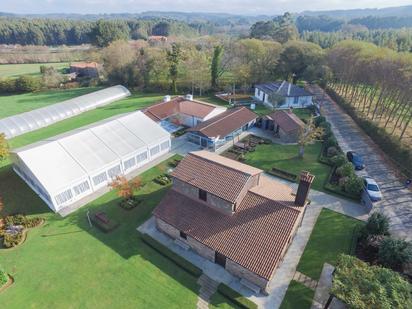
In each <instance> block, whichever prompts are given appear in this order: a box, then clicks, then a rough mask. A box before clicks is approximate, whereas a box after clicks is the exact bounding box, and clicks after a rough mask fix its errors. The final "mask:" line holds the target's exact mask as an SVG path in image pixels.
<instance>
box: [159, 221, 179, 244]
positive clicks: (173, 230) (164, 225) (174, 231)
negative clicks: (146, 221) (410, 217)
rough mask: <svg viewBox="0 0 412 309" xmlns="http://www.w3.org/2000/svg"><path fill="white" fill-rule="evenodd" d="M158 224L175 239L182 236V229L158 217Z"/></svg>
mask: <svg viewBox="0 0 412 309" xmlns="http://www.w3.org/2000/svg"><path fill="white" fill-rule="evenodd" d="M156 226H157V229H158V230H159V231H162V232H163V233H165V234H167V235H169V236H170V237H172V238H173V239H177V238H179V237H180V231H179V230H178V229H176V228H175V227H173V226H171V225H170V224H168V223H166V222H164V221H163V220H161V219H159V218H156Z"/></svg>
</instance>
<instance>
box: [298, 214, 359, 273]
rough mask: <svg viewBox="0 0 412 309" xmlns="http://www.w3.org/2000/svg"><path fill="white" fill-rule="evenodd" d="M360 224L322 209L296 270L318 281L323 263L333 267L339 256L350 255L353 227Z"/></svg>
mask: <svg viewBox="0 0 412 309" xmlns="http://www.w3.org/2000/svg"><path fill="white" fill-rule="evenodd" d="M362 224H363V222H362V221H359V220H356V219H354V218H351V217H348V216H345V215H342V214H340V213H337V212H334V211H332V210H329V209H326V208H324V209H322V212H321V213H320V215H319V217H318V220H317V221H316V224H315V227H314V228H313V231H312V234H311V235H310V238H309V241H308V243H307V245H306V248H305V251H304V252H303V255H302V257H301V259H300V261H299V264H298V267H297V270H298V271H299V272H301V273H303V274H305V275H307V276H309V277H311V278H312V279H314V280H318V279H319V277H320V274H321V272H322V268H323V264H324V263H325V262H327V263H329V264H331V265H335V264H336V259H337V257H338V255H339V254H341V253H345V254H349V253H350V248H351V244H352V238H353V232H354V230H355V227H357V226H360V225H362Z"/></svg>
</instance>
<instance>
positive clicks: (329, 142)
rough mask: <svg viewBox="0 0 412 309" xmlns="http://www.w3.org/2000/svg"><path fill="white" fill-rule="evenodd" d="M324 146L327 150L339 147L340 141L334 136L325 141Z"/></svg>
mask: <svg viewBox="0 0 412 309" xmlns="http://www.w3.org/2000/svg"><path fill="white" fill-rule="evenodd" d="M323 144H324V146H325V147H326V149H327V148H329V147H338V141H337V140H336V138H335V137H334V136H330V137H328V138H327V139H325V141H324V143H323Z"/></svg>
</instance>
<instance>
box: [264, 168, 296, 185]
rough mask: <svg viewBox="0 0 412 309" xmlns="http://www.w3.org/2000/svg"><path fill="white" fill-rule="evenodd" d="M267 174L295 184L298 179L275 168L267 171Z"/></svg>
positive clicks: (294, 175)
mask: <svg viewBox="0 0 412 309" xmlns="http://www.w3.org/2000/svg"><path fill="white" fill-rule="evenodd" d="M267 173H268V174H270V175H273V176H277V177H280V178H283V179H286V180H289V181H293V182H296V180H297V178H298V175H296V174H293V173H291V172H288V171H285V170H282V169H279V168H276V167H272V169H271V170H268V171H267Z"/></svg>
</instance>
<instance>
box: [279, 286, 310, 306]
mask: <svg viewBox="0 0 412 309" xmlns="http://www.w3.org/2000/svg"><path fill="white" fill-rule="evenodd" d="M314 295H315V291H313V290H311V289H309V288H308V287H306V286H305V285H303V284H302V283H300V282H297V281H295V280H292V281H291V282H290V284H289V287H288V290H287V292H286V295H285V297H284V298H283V301H282V304H281V305H280V309H309V308H310V307H311V306H312V300H313V296H314Z"/></svg>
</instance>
